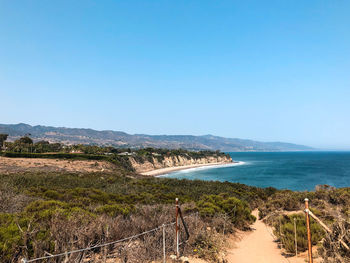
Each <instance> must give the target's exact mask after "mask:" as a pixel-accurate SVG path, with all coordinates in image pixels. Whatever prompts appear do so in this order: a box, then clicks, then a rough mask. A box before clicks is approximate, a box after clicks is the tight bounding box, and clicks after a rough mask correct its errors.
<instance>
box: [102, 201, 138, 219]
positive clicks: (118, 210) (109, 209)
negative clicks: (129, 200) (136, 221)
mask: <svg viewBox="0 0 350 263" xmlns="http://www.w3.org/2000/svg"><path fill="white" fill-rule="evenodd" d="M133 210H134V207H133V206H128V205H117V204H113V205H103V206H101V207H99V208H97V209H96V212H97V213H100V214H107V215H109V216H111V217H116V216H118V215H124V216H127V215H129V214H130V213H131V212H132V211H133Z"/></svg>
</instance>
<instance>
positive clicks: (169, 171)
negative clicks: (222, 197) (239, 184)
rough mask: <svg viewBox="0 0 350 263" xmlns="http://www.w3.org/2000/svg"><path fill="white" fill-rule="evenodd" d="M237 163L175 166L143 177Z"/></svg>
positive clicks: (148, 173) (154, 171) (157, 170)
mask: <svg viewBox="0 0 350 263" xmlns="http://www.w3.org/2000/svg"><path fill="white" fill-rule="evenodd" d="M235 163H236V162H232V163H227V162H220V163H207V164H191V165H183V166H175V167H166V168H161V169H156V170H152V171H148V172H143V173H141V174H142V175H148V176H159V175H164V174H168V173H171V172H176V171H180V170H187V169H192V168H199V167H206V166H218V165H232V164H235Z"/></svg>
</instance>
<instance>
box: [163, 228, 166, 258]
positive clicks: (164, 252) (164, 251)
mask: <svg viewBox="0 0 350 263" xmlns="http://www.w3.org/2000/svg"><path fill="white" fill-rule="evenodd" d="M163 263H166V250H165V224H163Z"/></svg>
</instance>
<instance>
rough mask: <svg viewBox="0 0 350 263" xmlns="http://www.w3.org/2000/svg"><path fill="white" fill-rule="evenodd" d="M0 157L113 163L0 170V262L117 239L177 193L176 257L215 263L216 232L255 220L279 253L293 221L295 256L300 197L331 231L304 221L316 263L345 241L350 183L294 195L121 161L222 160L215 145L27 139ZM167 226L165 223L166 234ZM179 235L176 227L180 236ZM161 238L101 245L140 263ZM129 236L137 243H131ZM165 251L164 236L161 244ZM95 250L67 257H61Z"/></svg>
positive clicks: (162, 217) (147, 222) (163, 217)
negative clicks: (164, 174)
mask: <svg viewBox="0 0 350 263" xmlns="http://www.w3.org/2000/svg"><path fill="white" fill-rule="evenodd" d="M0 138H3V141H2V144H3V145H4V147H3V148H2V149H3V151H2V153H1V155H2V156H4V157H7V158H18V157H21V158H27V159H30V158H32V159H35V158H40V159H44V160H48V159H50V160H89V161H91V160H94V161H96V162H98V161H105V162H108V163H111V164H113V165H114V166H113V167H114V168H113V170H112V171H108V172H103V171H100V172H67V171H57V172H53V171H52V170H47V171H46V170H43V171H37V172H35V171H29V170H28V172H23V171H22V172H6V171H5V172H0V180H1V182H2V183H1V185H0V259H1V260H0V261H1V262H14V261H17V260H18V259H20V258H21V257H26V258H33V257H39V256H42V255H44V254H54V253H59V252H64V251H67V250H72V249H77V248H82V247H88V246H93V245H96V244H101V243H104V242H108V241H111V240H118V239H122V238H125V237H128V236H131V235H134V234H138V233H140V232H143V231H146V230H149V229H152V228H155V227H158V226H161V225H162V224H163V223H167V222H172V221H174V200H175V198H180V202H181V207H182V211H183V213H184V215H185V216H186V224H187V225H188V228H189V229H190V232H191V236H190V239H189V240H188V242H187V243H186V244H185V245H184V246H183V247H182V250H183V253H185V254H186V255H193V256H197V257H201V258H204V259H206V260H207V261H209V262H218V261H219V259H220V255H221V252H222V251H223V250H224V249H225V246H224V243H225V242H224V240H225V234H234V233H235V231H236V230H237V229H240V230H248V229H249V226H250V224H252V223H253V222H254V221H255V220H256V218H255V217H254V216H252V213H251V212H252V210H254V209H258V210H259V218H260V219H263V220H264V221H265V222H266V223H267V224H269V225H270V226H272V227H273V229H274V235H275V236H276V237H277V238H278V240H279V242H280V244H281V247H282V248H283V251H284V252H285V253H289V254H291V255H292V254H293V253H295V232H294V223H295V226H296V229H297V233H296V234H297V235H296V236H297V247H298V251H299V252H303V251H305V250H306V249H307V244H306V236H305V233H306V222H305V215H304V214H303V213H302V212H301V211H302V210H303V209H304V204H303V203H304V199H305V198H308V199H309V200H311V203H310V204H311V210H312V212H313V213H314V214H315V215H317V216H318V217H319V218H321V219H322V220H323V222H324V223H325V224H327V225H328V226H329V227H330V228H331V229H333V232H332V234H328V233H326V232H325V231H324V229H323V228H322V227H321V226H320V225H318V224H317V223H316V222H315V221H313V220H311V232H312V243H313V245H315V246H317V247H318V255H319V256H320V257H322V259H323V262H324V263H335V262H337V263H338V262H343V261H339V258H341V259H349V258H350V254H349V251H347V250H346V249H344V247H342V246H341V245H339V240H340V239H341V240H343V241H344V242H346V243H348V244H350V233H349V223H348V222H349V219H350V208H349V203H350V188H339V189H335V188H332V187H329V186H318V187H317V189H316V190H315V191H311V192H296V191H290V190H277V189H274V188H271V187H269V188H258V187H251V186H247V185H243V184H238V183H229V182H208V181H200V180H195V181H190V180H176V179H169V178H155V177H145V176H141V175H139V174H137V173H136V172H135V169H134V167H133V166H132V164H131V162H130V158H133V159H134V160H137V161H138V162H139V163H144V162H154V161H155V160H156V161H161V160H164V159H165V158H168V157H175V156H176V158H178V157H179V156H180V157H183V158H193V159H196V158H210V157H213V156H216V157H218V156H220V157H225V156H227V155H226V154H225V153H221V152H219V151H215V152H214V151H200V152H190V151H187V150H169V149H154V148H144V149H137V150H135V149H134V150H131V149H118V148H113V147H99V146H91V145H72V146H67V145H63V144H51V143H48V142H36V143H35V142H33V141H32V140H31V139H30V138H29V137H23V138H20V139H19V140H18V141H15V142H12V143H11V142H5V140H6V136H5V135H4V136H0ZM173 231H174V229H173V228H168V229H166V235H167V236H174V233H173ZM182 234H183V233H182ZM161 238H162V236H161V234H160V233H158V232H156V233H154V234H152V235H150V236H149V237H147V238H145V239H143V240H142V242H139V243H137V245H136V243H135V244H129V247H125V246H119V247H118V246H116V247H113V246H111V247H109V248H108V253H112V254H113V253H114V254H116V257H118V258H123V260H124V262H150V261H152V260H157V259H159V258H160V257H161V253H159V246H160V242H161ZM135 242H137V241H135ZM167 246H168V250H169V251H172V249H173V247H174V240H173V239H171V240H169V242H168V243H167ZM101 253H105V252H104V251H102V250H101V249H93V250H91V251H90V253H86V254H79V255H74V256H73V255H72V257H71V258H70V260H77V261H78V259H79V258H78V257H81V258H91V257H93V255H100V254H101Z"/></svg>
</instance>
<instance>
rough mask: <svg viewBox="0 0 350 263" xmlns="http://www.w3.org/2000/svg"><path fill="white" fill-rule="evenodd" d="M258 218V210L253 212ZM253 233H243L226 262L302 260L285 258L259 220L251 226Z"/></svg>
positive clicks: (268, 230) (248, 262)
mask: <svg viewBox="0 0 350 263" xmlns="http://www.w3.org/2000/svg"><path fill="white" fill-rule="evenodd" d="M253 215H255V216H256V217H257V218H258V210H254V211H253ZM251 227H252V229H253V231H252V232H249V233H243V236H242V239H241V240H239V241H238V242H237V243H236V244H235V248H232V249H230V250H229V251H228V256H227V260H228V262H229V263H252V262H259V263H291V262H293V263H294V262H295V263H299V262H300V263H301V262H304V260H303V259H302V258H295V257H293V258H289V259H287V258H285V257H284V256H282V255H281V250H280V249H279V248H278V247H277V243H276V242H274V237H273V235H272V229H271V228H269V227H268V226H267V225H265V224H264V223H263V222H262V221H261V220H256V222H255V223H254V224H253V225H252V226H251Z"/></svg>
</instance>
